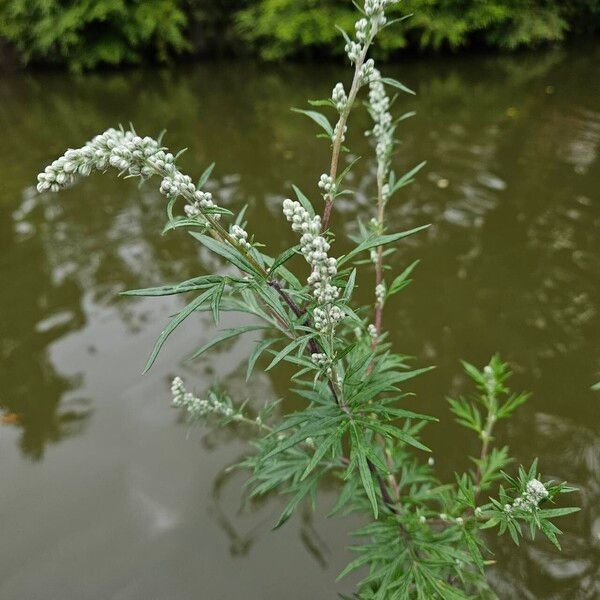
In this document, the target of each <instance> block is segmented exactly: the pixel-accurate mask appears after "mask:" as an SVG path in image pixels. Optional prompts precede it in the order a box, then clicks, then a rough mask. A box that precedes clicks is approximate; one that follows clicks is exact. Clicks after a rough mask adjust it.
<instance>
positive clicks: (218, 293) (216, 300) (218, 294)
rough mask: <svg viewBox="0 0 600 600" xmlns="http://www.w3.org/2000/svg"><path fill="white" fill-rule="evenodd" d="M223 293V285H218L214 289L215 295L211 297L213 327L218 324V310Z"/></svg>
mask: <svg viewBox="0 0 600 600" xmlns="http://www.w3.org/2000/svg"><path fill="white" fill-rule="evenodd" d="M224 291H225V283H221V284H220V285H218V286H216V287H215V293H214V294H213V297H212V302H211V309H212V314H213V320H214V322H215V325H218V324H219V308H220V306H221V298H222V297H223V292H224Z"/></svg>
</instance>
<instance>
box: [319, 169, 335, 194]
mask: <svg viewBox="0 0 600 600" xmlns="http://www.w3.org/2000/svg"><path fill="white" fill-rule="evenodd" d="M319 188H320V189H321V190H323V193H324V194H335V191H336V185H335V179H334V178H333V177H331V175H327V173H323V175H321V177H320V179H319Z"/></svg>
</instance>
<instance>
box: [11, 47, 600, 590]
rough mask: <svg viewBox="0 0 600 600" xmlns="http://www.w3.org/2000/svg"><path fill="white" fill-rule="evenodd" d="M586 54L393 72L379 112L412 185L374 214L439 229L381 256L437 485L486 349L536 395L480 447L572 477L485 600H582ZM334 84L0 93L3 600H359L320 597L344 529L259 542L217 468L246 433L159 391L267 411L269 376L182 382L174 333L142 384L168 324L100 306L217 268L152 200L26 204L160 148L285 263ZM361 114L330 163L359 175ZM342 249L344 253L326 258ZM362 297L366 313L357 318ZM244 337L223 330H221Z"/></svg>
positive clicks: (231, 359)
mask: <svg viewBox="0 0 600 600" xmlns="http://www.w3.org/2000/svg"><path fill="white" fill-rule="evenodd" d="M599 60H600V46H598V45H593V44H592V45H585V46H582V47H578V48H570V49H567V50H564V49H563V50H554V51H550V52H546V53H539V54H521V55H517V56H514V57H495V56H485V57H476V56H464V57H455V58H447V59H441V58H433V59H421V60H414V61H413V60H411V61H410V62H407V63H406V64H401V63H398V64H395V65H391V66H390V67H389V71H390V74H391V75H393V76H396V77H398V78H399V79H401V80H402V81H404V82H405V83H406V84H407V85H409V86H410V87H412V88H413V89H415V90H417V92H418V94H417V96H416V97H412V96H402V97H400V98H399V99H398V104H397V110H398V111H400V110H401V111H404V110H416V111H417V113H418V114H417V116H416V117H414V118H413V119H410V120H408V121H405V122H404V123H403V124H402V126H401V128H400V137H401V138H402V141H403V142H402V145H401V146H400V148H399V150H398V154H397V156H396V160H395V164H396V169H397V170H398V171H403V170H408V169H409V168H411V167H412V166H414V165H416V164H417V163H418V162H420V161H421V160H427V161H428V165H427V167H426V169H425V170H424V171H423V172H422V173H421V174H420V175H419V177H418V179H417V181H416V182H415V183H414V184H413V185H412V186H410V187H408V188H405V189H404V190H403V192H402V193H401V194H400V195H399V196H397V197H396V198H395V199H394V200H393V201H392V202H391V203H390V205H389V209H388V223H387V225H388V228H389V230H390V231H397V230H401V229H409V228H411V227H414V226H417V225H421V224H424V223H431V224H432V226H431V227H430V228H429V230H428V231H427V233H426V234H423V235H420V236H415V237H411V238H407V240H406V241H405V242H403V243H402V245H401V246H400V247H399V251H398V252H397V253H396V254H395V255H394V256H393V258H392V260H391V265H392V267H393V269H394V270H395V271H396V272H398V271H399V270H400V269H402V268H404V267H405V266H406V265H407V264H409V263H410V262H412V261H413V260H414V259H415V258H419V259H420V260H421V262H420V264H419V266H418V268H417V271H416V274H415V281H414V283H413V284H411V286H410V287H409V288H408V289H407V290H406V291H404V292H403V293H402V294H400V295H398V296H395V297H394V299H393V300H392V301H391V302H390V303H389V304H388V305H387V307H386V317H385V320H386V323H385V325H386V327H387V328H388V329H389V330H391V332H392V333H393V336H394V339H395V347H396V349H397V350H398V351H401V352H404V353H406V354H410V355H412V356H414V357H415V358H414V362H415V364H417V365H422V366H424V365H430V364H433V365H436V366H437V368H436V369H435V370H434V371H432V372H430V373H428V374H427V375H424V376H422V377H421V378H420V379H418V380H414V384H413V385H412V386H411V387H410V389H412V390H414V391H415V392H416V393H417V397H416V399H415V400H414V401H413V405H412V406H411V407H412V408H418V409H419V410H421V411H425V412H427V411H428V412H430V413H433V414H435V415H437V416H439V417H441V418H442V419H443V421H442V423H440V424H437V425H435V426H431V427H430V428H429V431H428V433H427V434H426V441H427V443H428V444H429V445H431V447H432V448H433V450H434V456H435V458H436V462H437V464H438V466H439V467H440V469H441V471H442V473H443V474H444V476H446V477H447V478H448V479H449V480H450V479H451V478H452V473H453V472H454V471H455V470H460V469H464V468H465V467H467V466H468V465H467V463H466V460H465V455H466V453H468V452H471V453H476V452H477V440H475V439H474V438H472V437H471V436H470V435H469V434H468V433H467V432H466V431H463V430H461V429H459V428H458V426H456V425H454V424H453V423H452V419H451V417H450V414H449V413H448V411H447V407H446V402H445V397H446V396H447V395H457V394H460V393H463V392H465V391H467V390H468V384H467V382H466V380H465V377H464V376H463V375H462V374H461V370H460V365H459V359H460V358H464V359H466V360H468V361H470V362H473V363H475V364H478V365H482V364H484V363H485V362H486V361H487V360H488V359H489V357H490V355H491V354H493V353H494V352H496V351H499V352H500V353H501V354H502V356H503V357H504V358H505V360H507V361H508V362H509V363H510V365H511V367H512V368H513V370H514V372H515V375H514V377H513V379H512V386H513V387H514V388H515V389H516V390H521V389H526V390H529V391H531V392H532V398H531V400H530V401H529V402H528V403H527V404H526V405H525V406H524V407H523V408H522V409H520V412H518V413H517V415H516V416H515V418H514V419H513V420H512V421H511V422H510V423H502V424H501V425H499V427H498V435H497V443H498V444H508V445H510V447H511V449H512V451H513V453H514V455H515V457H516V459H517V460H518V461H519V462H523V463H530V462H531V460H533V458H535V457H539V459H540V469H541V470H542V472H543V473H544V474H545V476H547V477H549V478H550V477H551V478H554V479H559V480H568V481H569V482H570V483H571V484H573V485H574V486H576V487H578V488H579V489H580V492H579V493H577V494H576V495H574V496H573V498H572V503H578V504H581V506H582V507H583V510H582V511H581V512H580V513H578V514H576V515H572V516H569V517H566V518H564V519H562V521H561V523H560V525H561V526H562V528H563V529H564V531H565V535H564V536H563V537H562V544H563V548H564V551H563V553H562V554H559V553H557V552H556V551H555V550H554V549H553V548H552V547H551V546H550V545H549V544H548V543H546V542H545V541H544V540H542V539H536V540H535V541H534V542H527V543H524V544H523V545H522V547H521V548H519V549H518V548H516V547H515V546H513V545H512V542H510V541H509V540H506V539H504V538H496V537H495V536H490V538H489V540H488V542H489V545H490V548H491V549H492V550H493V551H494V556H493V559H494V560H495V561H496V563H495V565H494V566H492V567H491V569H490V571H489V577H490V581H491V583H492V585H493V586H494V588H495V589H496V591H497V593H498V595H499V597H500V598H501V599H503V600H509V599H527V600H528V599H540V600H541V599H544V600H558V599H560V600H583V599H586V600H587V599H589V600H592V599H597V598H599V597H600V511H599V506H600V409H599V408H600V405H599V402H600V392H594V391H593V390H592V389H591V386H592V385H593V384H595V383H596V382H598V381H600V343H599V342H600V318H599V315H598V310H599V306H600V235H599V234H600V198H599V195H598V190H599V188H600V170H599V166H600V165H599V162H600V161H599V155H600V78H599V77H598V75H599V68H598V65H599ZM347 75H348V72H347V71H346V70H344V69H343V68H342V67H340V66H327V65H324V66H323V65H322V66H316V65H315V66H306V65H290V66H281V67H265V66H257V65H253V64H246V63H235V62H225V63H215V64H202V65H194V66H191V65H189V66H185V67H181V68H178V69H176V70H171V71H167V70H165V71H162V70H156V71H128V72H122V73H114V74H110V73H102V74H92V75H86V76H81V77H75V76H68V75H64V74H58V73H48V74H43V73H35V74H18V75H14V76H7V75H5V76H2V78H1V79H0V133H1V135H2V144H0V182H1V184H0V282H1V285H0V423H1V424H0V481H1V485H0V519H1V521H2V535H1V542H0V598H2V599H3V600H24V599H27V600H37V599H40V600H42V599H43V600H49V599H53V598H61V600H71V599H73V600H75V599H76V600H92V599H98V600H106V599H107V598H111V599H114V600H147V599H150V598H151V599H167V598H168V599H169V600H184V599H189V598H202V599H207V600H216V599H224V600H225V599H226V600H229V599H232V598H246V599H248V600H264V599H269V600H270V599H277V600H279V599H281V598H285V599H286V600H306V599H307V598H311V599H327V598H335V597H337V596H336V595H337V594H338V593H344V592H346V593H348V592H351V591H352V589H353V580H352V579H351V578H350V579H348V580H344V581H342V582H341V583H337V584H336V583H335V577H336V575H337V573H338V572H339V571H340V570H341V569H342V568H343V566H344V565H345V564H346V562H347V561H348V560H349V557H350V553H349V552H348V551H347V549H346V548H347V546H348V545H349V544H350V543H351V539H350V538H349V537H348V536H347V531H348V530H349V529H350V528H351V527H354V526H355V525H356V523H355V522H353V521H352V520H351V519H345V520H344V519H327V518H326V517H325V516H323V515H324V514H325V512H326V511H325V508H326V507H328V506H330V505H331V503H332V501H333V498H334V496H335V490H333V489H324V490H323V493H322V494H321V496H320V507H321V510H318V511H317V513H316V514H313V513H311V512H310V511H309V510H308V509H306V510H302V511H300V513H299V514H298V515H296V516H295V517H294V518H293V519H292V520H291V521H290V522H289V523H288V524H287V525H286V527H284V528H283V529H281V530H278V531H277V532H272V531H271V530H270V527H271V526H272V524H273V523H274V522H275V520H276V518H277V516H278V514H279V511H280V510H281V508H282V503H283V501H282V499H281V498H279V497H276V496H275V497H272V498H268V499H266V500H265V501H263V502H261V503H259V504H256V505H251V506H247V505H245V504H242V503H241V501H240V494H241V488H242V485H243V482H244V480H245V477H244V474H243V473H240V472H234V473H226V472H225V471H224V468H225V467H227V466H228V465H230V464H232V463H233V462H235V461H236V460H237V459H239V458H240V457H242V456H243V454H244V452H246V451H248V449H249V446H248V436H249V433H250V432H247V431H245V430H243V429H241V430H235V429H227V430H224V431H215V432H210V431H206V430H204V431H203V430H201V429H189V428H188V427H187V425H186V424H185V423H182V422H181V419H180V415H178V413H177V412H176V411H175V410H174V409H172V408H171V407H170V405H169V403H170V394H169V380H170V378H171V377H172V376H173V375H175V374H182V375H183V376H185V378H186V379H187V380H188V381H189V382H193V383H194V385H195V388H196V389H197V391H202V390H204V389H206V388H207V387H209V386H210V385H211V384H212V383H213V382H214V381H216V380H220V381H222V382H224V385H226V387H227V388H228V389H229V390H230V391H231V393H232V395H233V396H234V397H235V398H237V399H239V400H245V399H247V398H248V399H249V400H250V402H251V404H252V405H253V406H260V404H261V402H263V401H264V400H265V399H272V398H278V397H280V398H283V399H284V402H283V407H284V409H293V408H294V403H293V401H289V400H286V399H285V396H286V390H287V387H288V381H289V372H288V371H286V370H285V369H282V370H280V371H279V372H274V373H273V374H269V375H265V374H261V373H260V371H257V372H256V373H255V375H254V376H253V379H252V380H251V382H250V383H249V384H246V383H245V359H246V358H247V356H248V355H249V353H250V352H251V350H252V347H253V339H252V337H251V336H247V337H242V338H241V339H239V340H238V341H236V343H234V344H230V345H224V346H220V347H217V349H216V350H215V352H213V353H212V354H208V355H204V357H203V358H202V360H200V361H199V362H196V363H191V364H190V363H185V362H183V361H182V357H184V356H186V355H189V353H190V352H192V351H193V350H194V349H195V348H197V347H198V346H200V345H201V344H203V343H205V342H206V341H207V340H208V339H210V337H211V336H213V335H214V331H215V328H214V326H213V325H212V324H211V322H210V321H209V318H208V317H205V316H198V317H193V318H190V319H189V320H188V322H187V324H186V326H185V327H183V328H182V329H180V330H178V331H177V332H176V333H175V334H174V335H173V336H171V338H170V339H169V341H168V343H167V345H166V347H165V348H164V350H163V353H162V355H161V356H160V357H159V360H158V362H157V363H156V365H155V366H154V367H153V369H152V370H151V371H150V373H148V374H147V375H144V376H141V370H142V367H143V364H144V362H145V359H146V357H147V355H148V352H149V351H150V349H151V347H152V344H153V342H154V340H155V338H156V336H157V335H158V334H159V333H160V331H161V329H162V327H163V326H164V324H165V322H166V319H167V318H168V316H169V315H170V314H172V313H173V312H175V311H176V310H177V309H178V308H179V307H180V306H181V302H182V301H183V299H181V298H177V297H168V298H161V299H132V298H126V297H123V296H119V295H118V294H119V292H121V291H124V290H127V289H132V288H140V287H145V286H150V285H157V284H160V283H166V282H176V281H180V280H183V279H187V278H190V277H193V276H196V275H199V274H202V273H205V272H206V271H207V270H214V269H217V270H221V271H222V270H223V269H224V268H225V267H224V266H223V265H222V264H221V263H220V262H219V260H218V259H217V258H216V257H215V256H211V255H210V254H208V252H206V251H205V250H202V249H200V248H199V247H198V245H197V244H196V243H195V242H194V240H192V239H191V238H190V237H189V236H186V235H185V234H184V233H182V232H172V233H170V234H168V235H166V236H161V235H160V231H161V229H162V226H163V224H164V221H165V215H164V208H165V203H164V199H163V197H162V196H160V195H159V193H158V191H157V185H155V184H153V183H150V184H146V185H145V186H143V187H142V188H139V187H138V186H137V184H136V183H135V182H133V181H117V180H115V179H114V178H113V177H112V176H93V177H91V178H89V179H87V180H85V181H81V182H80V183H79V185H77V186H76V187H74V188H73V189H70V190H68V191H66V192H64V193H62V194H60V195H46V196H39V195H37V194H36V193H35V189H34V184H35V180H36V174H37V173H38V172H39V171H40V170H41V169H42V168H43V167H44V166H45V165H46V164H47V163H48V162H50V161H51V160H52V159H54V158H55V157H57V156H58V155H60V154H62V152H63V151H64V149H65V148H66V147H69V146H71V147H78V146H80V145H82V144H83V142H84V141H86V140H87V139H89V138H90V137H92V136H93V135H94V134H95V133H97V132H100V131H102V130H104V129H106V128H108V127H110V126H114V125H116V124H118V123H125V124H126V123H128V122H129V121H132V122H133V123H134V124H135V126H136V129H137V130H138V131H139V132H141V133H142V134H150V135H155V134H157V133H158V132H159V131H160V130H161V129H163V128H166V129H167V130H168V134H167V137H166V143H167V144H169V145H170V146H171V147H172V148H181V147H188V148H189V149H188V151H187V152H186V153H185V155H184V156H183V157H182V158H181V166H182V169H183V170H184V171H186V172H188V173H189V174H190V175H192V176H197V175H199V174H200V173H201V172H202V170H204V168H205V167H206V166H207V165H208V164H209V163H210V162H212V161H216V163H217V167H216V170H215V177H214V179H213V184H212V185H213V189H212V190H211V191H213V192H214V194H215V195H216V196H217V197H218V199H219V202H220V203H221V204H223V205H224V206H227V207H228V208H230V209H232V210H236V209H239V208H240V207H241V206H243V205H244V204H245V203H248V204H249V211H248V220H249V223H248V229H249V230H250V231H252V232H253V233H254V234H255V235H256V238H257V239H258V240H260V241H262V242H264V243H266V244H268V245H269V246H270V247H271V248H272V249H273V253H275V252H276V251H277V250H280V249H283V248H284V246H285V244H286V243H287V242H289V241H290V240H291V239H292V235H291V233H290V231H289V228H288V224H287V223H286V222H285V221H284V219H283V218H282V215H281V202H282V200H283V199H284V198H285V197H286V196H287V195H289V194H291V184H292V183H295V184H297V185H299V186H300V187H301V188H302V189H303V190H304V191H305V192H307V193H309V194H310V195H311V196H312V197H313V198H315V199H316V198H317V187H316V182H317V179H318V177H319V175H320V174H321V173H322V172H323V171H324V170H325V166H326V164H327V155H328V149H327V145H326V143H324V142H323V140H315V139H314V136H313V133H314V130H313V129H312V127H311V125H310V123H308V122H305V121H304V120H303V118H302V117H300V116H298V115H295V114H293V113H291V112H290V111H289V107H290V106H305V100H306V99H307V98H318V97H323V96H328V95H329V93H330V91H331V88H332V87H333V84H334V83H335V82H336V81H338V80H340V79H343V80H346V79H347ZM366 126H367V118H366V116H365V115H363V114H360V113H357V114H356V115H355V116H354V117H353V120H352V122H351V127H350V132H349V136H348V143H349V145H350V146H351V147H352V149H353V151H354V152H355V153H356V154H357V155H362V156H370V154H369V149H368V144H367V142H366V141H365V139H364V137H363V136H362V134H361V133H360V132H361V131H362V130H364V129H365V128H366ZM361 162H362V164H361V165H360V166H359V167H358V168H357V169H356V172H355V175H354V176H353V177H352V178H351V180H350V181H349V184H350V186H352V187H353V188H355V189H356V190H357V198H356V200H354V201H352V202H350V201H340V202H339V204H338V207H337V212H336V215H335V219H334V223H333V226H334V227H335V228H336V230H337V231H338V240H337V241H336V245H335V246H334V248H336V249H338V253H341V252H343V250H344V248H345V247H347V241H345V240H344V237H345V236H344V235H343V234H347V233H349V234H351V233H354V232H355V231H356V218H357V217H362V218H364V219H368V218H369V217H370V216H371V211H372V201H371V199H370V193H371V192H370V191H369V190H370V189H371V188H370V187H369V186H371V185H372V184H373V176H374V173H373V164H372V163H371V162H369V160H368V159H364V160H363V161H361ZM345 244H346V246H345ZM371 294H372V288H371V287H370V284H369V281H367V280H366V279H365V280H364V281H363V282H362V283H361V286H360V289H359V297H360V298H362V299H367V298H370V296H371ZM242 322H244V318H243V317H240V316H238V315H235V314H228V315H226V316H225V318H224V319H223V322H222V327H230V326H235V325H237V324H241V323H242Z"/></svg>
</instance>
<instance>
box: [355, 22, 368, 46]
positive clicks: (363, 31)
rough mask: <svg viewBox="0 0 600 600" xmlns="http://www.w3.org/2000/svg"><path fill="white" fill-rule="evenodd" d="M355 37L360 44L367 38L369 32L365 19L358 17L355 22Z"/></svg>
mask: <svg viewBox="0 0 600 600" xmlns="http://www.w3.org/2000/svg"><path fill="white" fill-rule="evenodd" d="M355 28H356V39H357V40H358V41H359V42H360V43H361V44H362V43H364V42H365V41H366V40H367V35H368V34H369V21H368V20H367V19H359V20H358V21H356V23H355Z"/></svg>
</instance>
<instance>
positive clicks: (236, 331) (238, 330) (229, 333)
mask: <svg viewBox="0 0 600 600" xmlns="http://www.w3.org/2000/svg"><path fill="white" fill-rule="evenodd" d="M260 329H268V327H265V326H264V325H244V326H242V327H235V328H232V329H225V330H224V331H223V332H222V333H221V334H219V335H217V336H216V337H214V338H213V339H212V340H210V342H208V343H207V344H204V346H202V347H201V348H200V349H198V350H196V352H194V354H192V356H190V360H194V359H195V358H198V357H199V356H201V355H202V354H204V353H205V352H206V351H207V350H210V348H212V347H213V346H216V345H217V344H219V343H220V342H223V341H225V340H228V339H230V338H233V337H236V336H238V335H241V334H242V333H247V332H248V331H258V330H260Z"/></svg>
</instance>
